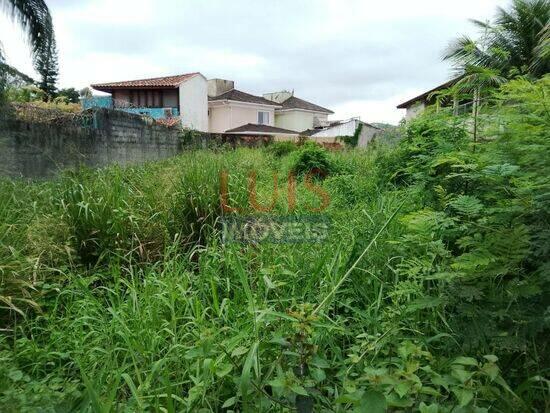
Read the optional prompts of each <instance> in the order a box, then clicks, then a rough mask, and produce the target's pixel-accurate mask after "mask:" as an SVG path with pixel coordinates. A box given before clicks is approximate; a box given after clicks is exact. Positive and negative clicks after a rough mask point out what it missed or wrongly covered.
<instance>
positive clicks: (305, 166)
mask: <svg viewBox="0 0 550 413" xmlns="http://www.w3.org/2000/svg"><path fill="white" fill-rule="evenodd" d="M335 171H336V167H335V165H334V164H333V162H332V161H331V160H330V158H329V154H328V152H327V150H326V149H324V148H323V147H322V146H320V145H318V144H316V143H315V142H311V141H308V142H306V143H305V144H304V145H302V147H301V148H300V150H299V151H298V152H297V153H296V155H295V158H294V161H293V166H292V172H293V173H295V174H296V175H297V176H303V175H307V174H311V175H313V176H316V177H325V176H328V175H330V174H331V173H333V172H335Z"/></svg>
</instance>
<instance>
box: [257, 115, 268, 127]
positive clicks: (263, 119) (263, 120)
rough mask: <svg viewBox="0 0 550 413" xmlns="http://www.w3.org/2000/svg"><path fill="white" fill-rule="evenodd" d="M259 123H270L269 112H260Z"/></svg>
mask: <svg viewBox="0 0 550 413" xmlns="http://www.w3.org/2000/svg"><path fill="white" fill-rule="evenodd" d="M258 124H259V125H269V112H258Z"/></svg>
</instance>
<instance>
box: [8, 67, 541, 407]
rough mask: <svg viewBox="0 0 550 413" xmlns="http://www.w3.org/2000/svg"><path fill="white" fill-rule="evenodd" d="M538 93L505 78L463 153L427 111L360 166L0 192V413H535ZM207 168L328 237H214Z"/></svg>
mask: <svg viewBox="0 0 550 413" xmlns="http://www.w3.org/2000/svg"><path fill="white" fill-rule="evenodd" d="M549 96H550V76H546V77H544V78H542V79H541V80H538V81H535V82H529V81H527V80H521V79H520V80H514V81H511V82H509V83H507V84H505V85H504V86H502V87H501V89H500V90H499V91H498V92H496V93H495V94H494V96H493V97H491V101H490V105H486V106H485V107H484V108H483V109H482V110H481V113H480V115H479V117H480V119H479V130H478V135H477V139H476V142H474V141H473V139H472V136H471V133H470V129H471V120H470V119H469V118H468V116H462V117H453V116H452V115H451V114H450V113H448V112H447V110H445V109H440V110H439V111H437V112H435V111H429V112H427V113H425V114H424V115H423V116H421V117H420V118H418V119H417V120H415V121H414V122H412V123H410V124H409V125H407V127H406V128H405V127H404V131H403V133H404V137H403V139H402V140H401V141H400V142H399V143H397V144H392V145H386V144H384V142H382V141H379V142H377V143H376V144H375V145H372V146H371V147H370V148H369V149H368V150H366V151H360V150H348V151H342V152H334V153H333V152H327V151H325V150H323V149H320V148H317V147H315V145H309V144H308V145H305V146H303V147H293V146H292V145H285V144H280V145H279V144H275V145H273V146H270V147H267V148H265V149H244V148H243V149H237V150H225V149H220V150H215V151H214V150H212V151H206V150H204V151H190V152H187V153H185V154H183V155H181V156H179V157H176V158H173V159H169V160H166V161H161V162H156V163H150V164H146V165H144V166H140V167H133V168H124V169H122V168H118V167H111V168H107V169H102V170H98V171H91V170H80V171H77V172H67V173H65V174H64V175H62V176H61V177H59V178H58V179H56V180H53V181H49V182H41V183H26V182H23V181H9V180H3V181H0V283H1V284H0V328H1V329H2V330H1V331H0V411H4V412H14V411H28V412H36V411H44V412H50V411H51V412H53V411H56V412H64V411H89V412H92V411H93V412H111V411H127V412H134V411H159V412H180V411H193V412H211V411H212V412H218V411H228V412H229V411H251V412H285V411H298V412H309V411H315V412H343V411H356V412H371V413H377V412H384V411H389V412H422V413H437V412H476V413H481V412H489V411H490V412H535V411H538V412H544V411H547V410H548V409H549V408H550V398H549V385H550V381H549V380H548V376H549V368H550V364H549V351H548V334H549V325H548V324H549V318H550V313H549V310H548V304H549V302H550V300H549V294H548V292H549V288H548V286H549V283H550V278H549V274H550V261H549V252H550V251H549V249H550V178H549V177H550V162H549V159H550V153H549V151H550V136H549V130H550V99H549ZM311 168H317V169H316V171H318V172H319V171H321V172H322V173H320V172H319V173H316V174H315V176H314V177H313V178H311V180H309V179H307V175H305V173H307V171H308V170H311ZM221 171H226V172H227V181H228V192H227V193H228V200H227V201H228V204H229V205H230V206H231V207H238V208H240V212H239V214H241V215H258V214H260V213H258V212H255V211H254V210H253V209H252V208H251V207H250V206H249V197H248V176H249V172H250V171H253V172H255V174H256V179H257V192H258V195H257V202H258V203H259V204H260V205H264V206H265V205H269V204H270V203H271V199H272V194H273V191H274V190H273V173H275V174H276V176H277V177H278V189H279V193H280V196H279V197H278V199H277V200H276V202H275V204H274V209H273V210H272V211H271V212H269V213H268V212H265V213H263V214H260V215H277V216H286V215H296V216H303V215H309V216H312V215H322V216H324V217H327V218H328V219H329V220H330V223H331V226H330V231H329V236H328V238H327V239H325V240H323V241H322V242H318V243H310V244H284V243H282V244H270V243H259V244H240V243H224V242H222V237H221V234H220V232H221V218H222V217H223V216H224V215H227V214H229V215H231V214H232V213H230V212H225V211H224V210H223V209H222V207H221V204H220V190H221V189H222V188H221V187H220V185H221V184H220V172H221ZM291 171H294V172H296V173H297V178H296V193H297V200H296V208H295V209H294V210H292V208H290V206H289V204H288V200H287V197H286V191H287V184H288V179H289V178H288V176H289V172H291ZM312 185H313V186H314V188H315V187H320V188H321V189H322V190H323V191H325V192H326V193H327V194H328V195H329V199H330V202H329V204H328V207H327V208H326V209H325V210H323V211H321V212H312V211H311V209H312V208H315V207H318V206H319V205H321V203H322V197H320V196H319V192H315V191H312V190H311V188H312Z"/></svg>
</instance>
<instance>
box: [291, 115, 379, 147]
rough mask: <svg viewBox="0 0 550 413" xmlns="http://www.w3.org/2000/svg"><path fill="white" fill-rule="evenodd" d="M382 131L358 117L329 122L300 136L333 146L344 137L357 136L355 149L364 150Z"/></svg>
mask: <svg viewBox="0 0 550 413" xmlns="http://www.w3.org/2000/svg"><path fill="white" fill-rule="evenodd" d="M381 132H382V129H380V128H378V127H376V126H374V125H371V124H370V123H366V122H363V121H362V120H361V119H360V118H359V117H355V118H351V119H347V120H339V121H333V122H330V124H329V125H328V126H325V127H319V128H314V129H308V130H305V131H303V132H301V133H300V135H301V136H309V138H310V139H311V140H313V141H315V142H318V143H322V144H334V143H339V142H341V141H342V137H344V136H355V135H356V134H358V136H357V147H358V148H364V147H366V146H367V145H368V144H369V142H371V141H372V140H373V139H374V138H376V136H378V135H379V134H380V133H381Z"/></svg>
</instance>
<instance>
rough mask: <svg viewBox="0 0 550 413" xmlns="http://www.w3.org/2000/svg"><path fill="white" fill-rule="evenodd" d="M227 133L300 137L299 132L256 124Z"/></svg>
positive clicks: (249, 124)
mask: <svg viewBox="0 0 550 413" xmlns="http://www.w3.org/2000/svg"><path fill="white" fill-rule="evenodd" d="M225 133H243V134H244V133H265V134H266V135H270V134H276V133H285V134H292V135H298V132H296V131H293V130H289V129H283V128H276V127H274V126H269V125H258V124H256V123H247V124H246V125H242V126H239V127H237V128H233V129H228V130H226V131H225Z"/></svg>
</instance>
